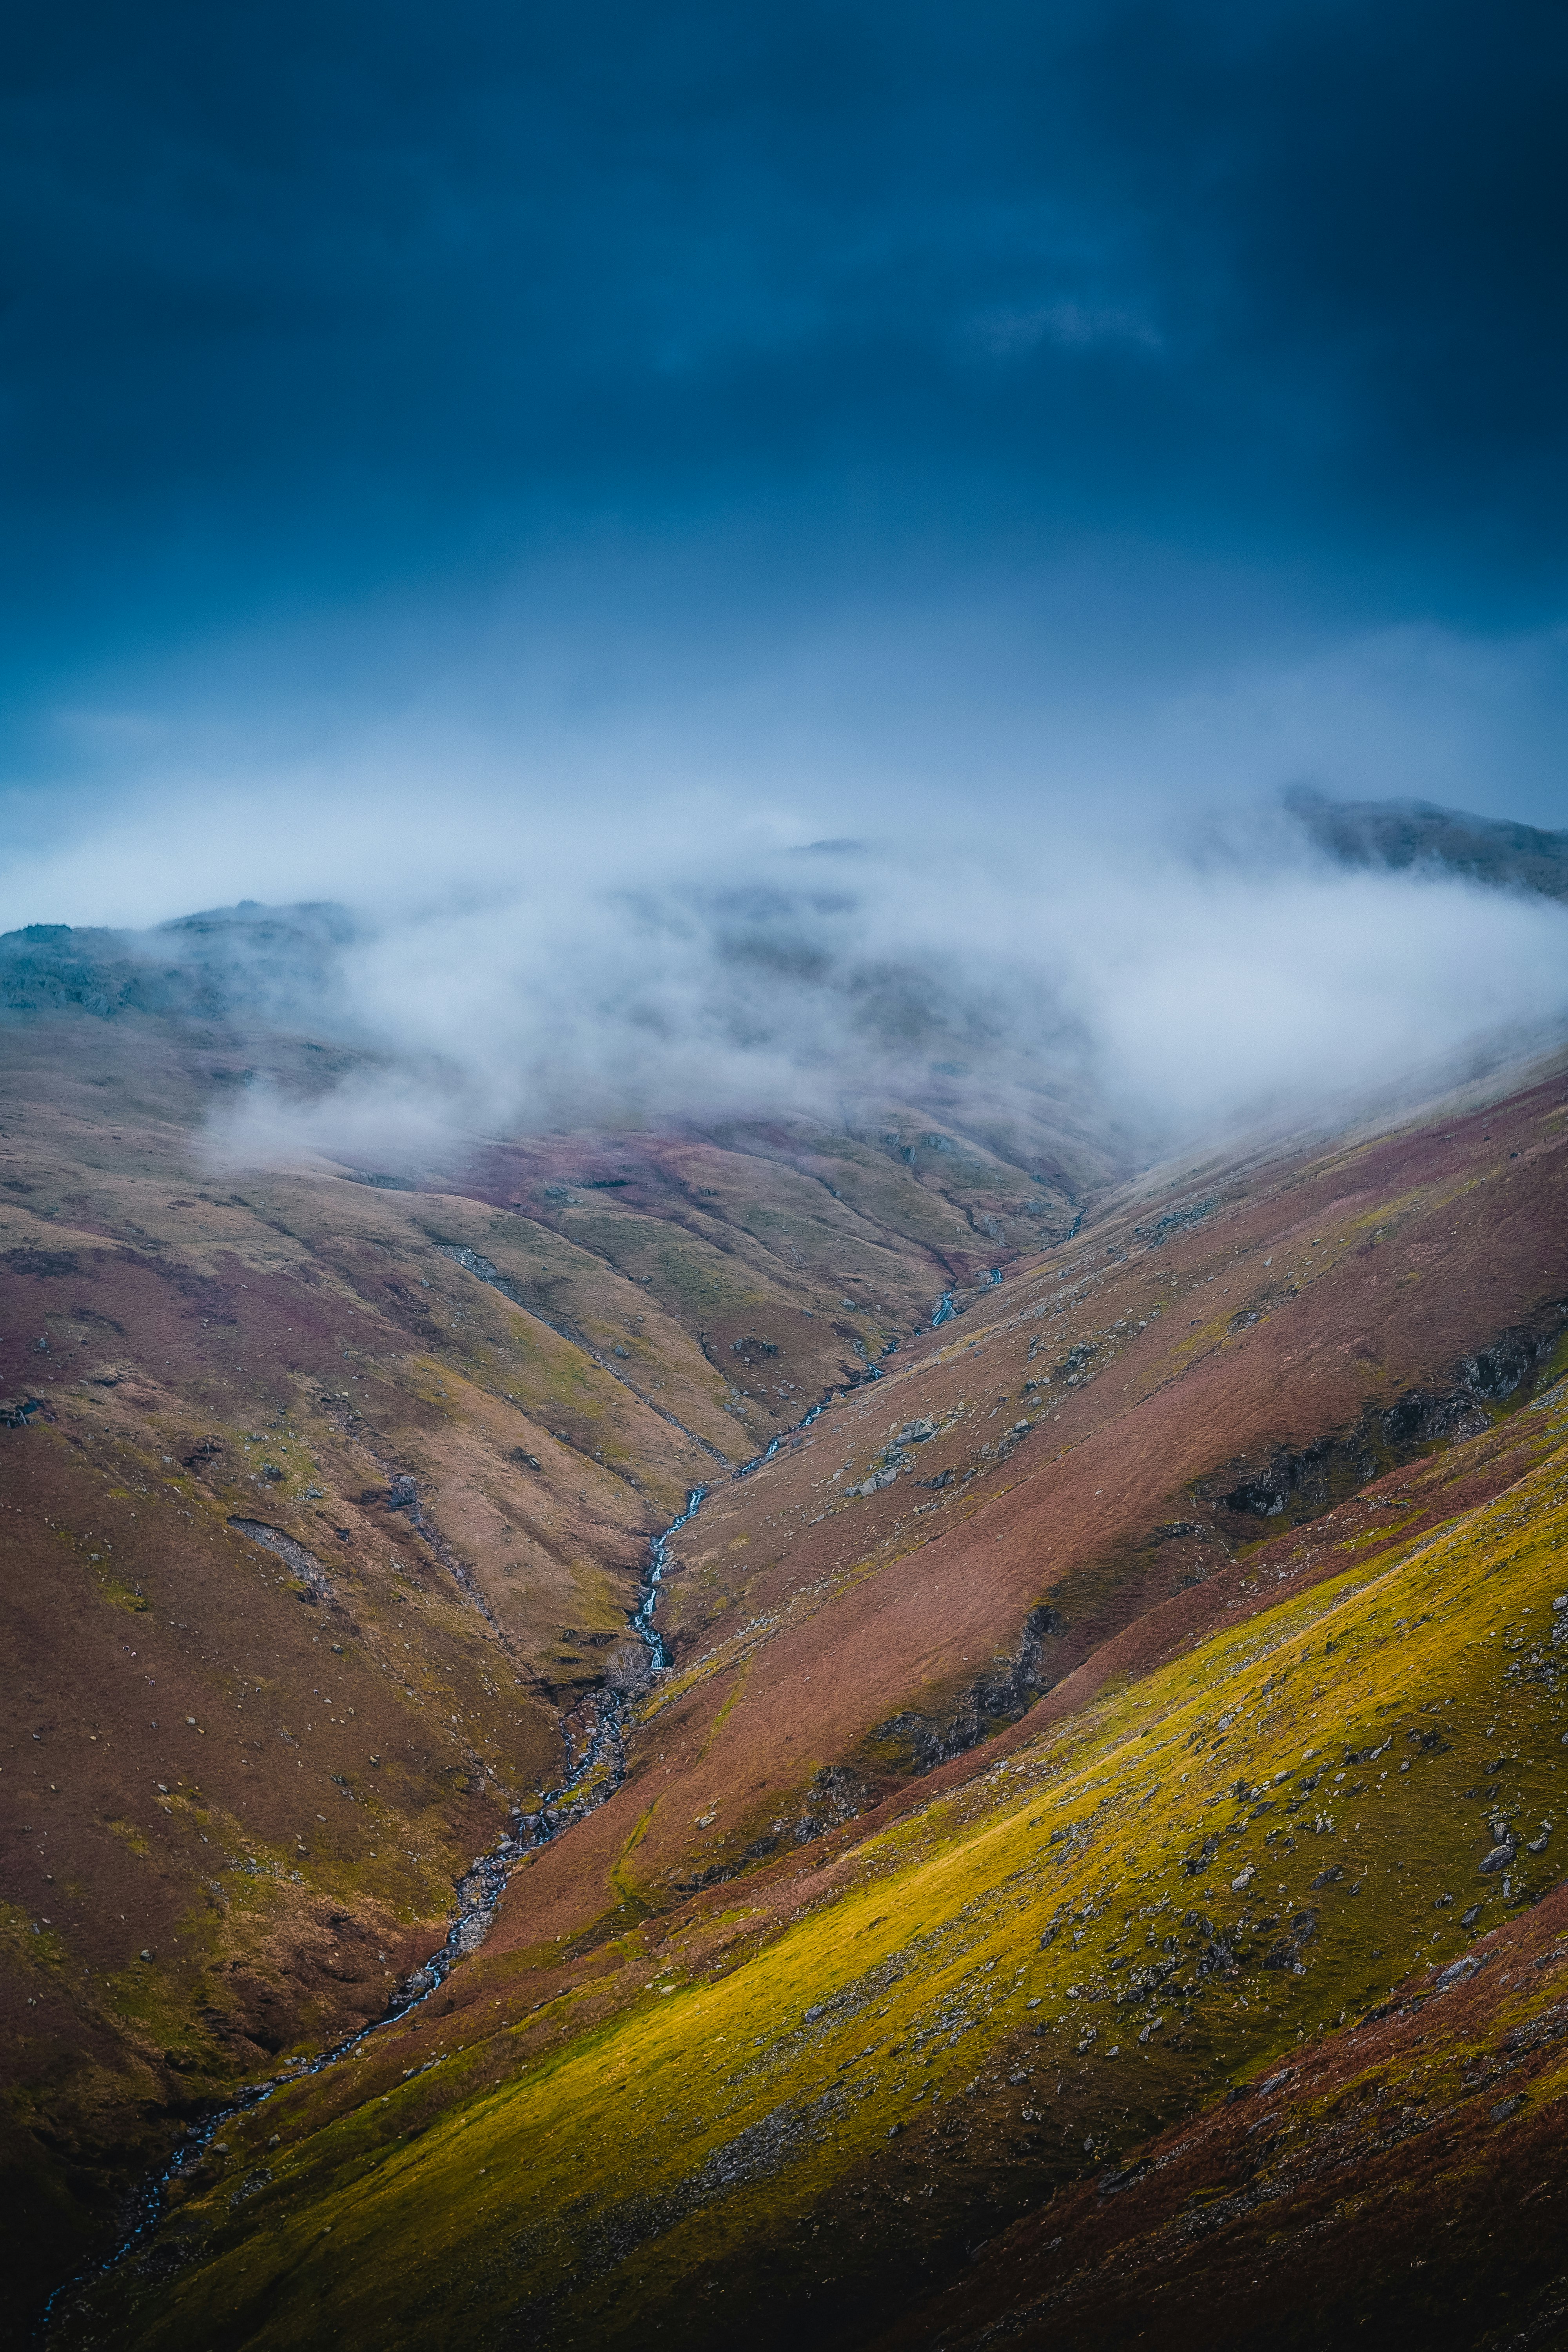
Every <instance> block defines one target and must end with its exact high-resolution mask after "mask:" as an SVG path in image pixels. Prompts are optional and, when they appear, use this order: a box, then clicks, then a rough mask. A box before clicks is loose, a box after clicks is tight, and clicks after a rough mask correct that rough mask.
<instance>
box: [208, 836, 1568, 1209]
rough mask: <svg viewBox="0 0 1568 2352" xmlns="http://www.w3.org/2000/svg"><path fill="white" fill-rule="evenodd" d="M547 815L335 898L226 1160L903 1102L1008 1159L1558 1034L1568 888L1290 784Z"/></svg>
mask: <svg viewBox="0 0 1568 2352" xmlns="http://www.w3.org/2000/svg"><path fill="white" fill-rule="evenodd" d="M683 847H684V851H685V854H684V856H681V857H680V858H679V860H671V859H668V858H664V859H661V857H660V856H659V852H658V843H657V842H656V841H655V840H654V839H653V838H652V837H647V838H637V837H627V835H626V834H625V833H623V836H622V838H621V839H620V840H619V842H610V843H606V842H605V840H603V839H602V838H600V839H597V840H592V841H590V840H581V841H574V840H573V839H572V837H571V835H570V829H569V828H567V829H565V830H558V831H557V833H556V834H555V835H553V837H552V839H551V840H550V841H549V842H548V843H547V844H543V845H542V847H541V852H540V855H539V856H538V858H537V859H536V860H535V861H533V862H532V864H531V866H526V867H525V868H524V870H521V871H520V872H517V873H514V874H500V875H497V876H495V877H491V878H490V879H489V882H488V883H487V885H486V886H485V887H478V886H472V885H471V886H469V887H466V888H465V889H463V890H462V891H461V892H457V891H452V890H447V891H445V892H442V893H440V894H437V895H435V896H433V897H432V898H429V899H428V900H426V902H424V903H422V904H419V903H411V904H408V905H406V906H405V907H404V908H401V909H400V910H399V911H398V912H396V913H395V915H394V914H391V913H389V912H388V911H387V910H386V909H385V908H380V909H374V908H358V909H353V910H352V911H353V931H352V936H350V937H349V938H348V939H347V940H345V941H344V942H343V943H342V948H341V950H340V952H339V955H338V957H337V960H336V962H335V965H334V967H333V969H332V971H331V978H330V981H323V982H322V983H321V988H320V991H319V992H318V994H317V997H316V1001H315V1004H314V1013H315V1026H316V1027H317V1028H318V1029H321V1031H323V1032H324V1033H330V1034H332V1035H334V1036H336V1037H339V1038H342V1039H346V1040H348V1041H349V1042H351V1043H352V1044H353V1045H356V1046H357V1047H358V1048H359V1053H358V1055H357V1056H356V1058H355V1060H354V1062H353V1066H352V1067H351V1069H350V1070H349V1071H348V1072H347V1074H346V1075H344V1076H342V1078H341V1080H339V1081H338V1082H337V1083H336V1084H334V1085H331V1087H327V1088H326V1089H325V1090H323V1091H321V1092H319V1093H317V1094H316V1095H314V1096H313V1097H310V1098H309V1099H307V1098H305V1097H301V1096H300V1095H299V1094H297V1093H295V1094H290V1093H289V1092H288V1091H286V1090H285V1089H283V1088H282V1087H276V1086H258V1087H253V1088H252V1089H250V1090H249V1092H248V1093H247V1096H246V1097H245V1099H244V1101H243V1102H242V1103H240V1104H238V1105H236V1106H233V1107H231V1108H227V1109H226V1110H225V1111H224V1113H223V1114H222V1115H221V1116H220V1117H219V1118H217V1119H216V1122H215V1125H214V1128H213V1130H212V1135H211V1144H212V1149H213V1150H215V1152H216V1153H218V1154H219V1155H220V1156H221V1157H222V1158H224V1159H225V1160H227V1161H229V1162H231V1163H235V1162H243V1163H249V1164H256V1163H258V1162H265V1161H273V1162H278V1161H283V1160H297V1159H298V1158H299V1157H300V1156H301V1155H302V1154H307V1153H322V1154H326V1155H327V1156H329V1157H331V1158H332V1159H334V1160H349V1161H353V1162H359V1163H364V1162H366V1161H372V1162H374V1163H375V1164H378V1165H383V1166H385V1165H393V1166H408V1167H410V1168H413V1167H419V1168H426V1167H431V1166H437V1165H438V1164H439V1162H440V1160H441V1159H442V1158H443V1157H444V1156H448V1155H450V1154H451V1153H452V1152H453V1151H454V1150H459V1149H461V1148H463V1147H464V1146H465V1145H466V1144H467V1143H468V1142H469V1141H471V1139H473V1138H475V1137H478V1136H486V1137H492V1138H493V1137H500V1136H502V1135H505V1134H508V1133H517V1132H539V1131H542V1130H547V1129H583V1128H585V1127H611V1128H616V1127H622V1126H628V1125H630V1126H636V1125H644V1124H650V1125H666V1124H682V1123H689V1122H697V1123H707V1122H713V1121H721V1120H724V1119H733V1118H768V1117H774V1118H780V1117H789V1116H801V1117H806V1118H817V1119H827V1120H833V1121H840V1120H842V1121H847V1123H849V1124H851V1125H855V1126H859V1125H863V1124H865V1123H866V1122H867V1121H868V1120H874V1119H875V1118H876V1117H877V1116H878V1114H879V1109H880V1108H887V1107H889V1106H899V1105H901V1106H905V1107H910V1108H917V1109H921V1110H923V1111H925V1112H926V1113H928V1114H929V1116H930V1117H931V1118H932V1119H933V1121H936V1122H937V1123H940V1124H945V1125H949V1126H952V1127H956V1128H959V1129H967V1130H969V1131H971V1132H975V1133H978V1134H981V1135H983V1136H984V1137H985V1138H986V1139H988V1140H989V1141H991V1142H992V1143H993V1145H994V1147H996V1148H999V1149H1002V1150H1005V1151H1006V1152H1007V1153H1008V1156H1010V1157H1016V1158H1017V1159H1018V1160H1020V1161H1021V1163H1023V1164H1026V1165H1027V1164H1032V1163H1033V1162H1034V1161H1035V1160H1045V1159H1047V1158H1054V1159H1055V1160H1056V1161H1057V1163H1058V1165H1061V1164H1066V1163H1067V1162H1069V1161H1070V1160H1072V1159H1073V1158H1074V1156H1075V1155H1077V1156H1078V1157H1079V1160H1080V1163H1082V1164H1088V1163H1089V1161H1092V1160H1097V1161H1098V1162H1099V1163H1100V1164H1102V1165H1112V1164H1115V1165H1121V1166H1128V1165H1131V1164H1133V1163H1135V1162H1136V1161H1138V1160H1144V1159H1147V1158H1151V1157H1153V1156H1156V1155H1157V1154H1158V1153H1159V1152H1161V1151H1162V1150H1168V1149H1172V1148H1176V1147H1179V1146H1182V1145H1184V1144H1187V1143H1190V1142H1193V1141H1194V1140H1198V1139H1218V1138H1219V1137H1221V1136H1229V1135H1235V1134H1237V1133H1238V1132H1242V1131H1247V1130H1257V1129H1279V1128H1283V1127H1289V1128H1295V1127H1298V1126H1300V1125H1304V1124H1310V1123H1313V1122H1317V1121H1321V1120H1323V1119H1328V1118H1335V1117H1338V1116H1352V1115H1354V1114H1355V1113H1357V1112H1360V1111H1364V1110H1368V1109H1380V1110H1381V1109H1388V1110H1394V1109H1397V1108H1398V1107H1399V1106H1400V1105H1401V1104H1403V1103H1405V1102H1409V1101H1413V1100H1415V1099H1417V1098H1418V1097H1421V1096H1422V1095H1424V1094H1426V1093H1427V1092H1429V1091H1430V1090H1431V1089H1432V1088H1433V1087H1435V1086H1439V1085H1441V1084H1444V1083H1446V1082H1449V1081H1453V1080H1457V1079H1458V1078H1461V1077H1464V1076H1470V1075H1474V1074H1475V1073H1477V1072H1479V1070H1481V1069H1483V1068H1485V1067H1488V1066H1495V1065H1496V1064H1498V1063H1499V1062H1500V1061H1502V1060H1505V1059H1506V1058H1508V1057H1509V1056H1510V1055H1518V1054H1522V1053H1524V1052H1527V1051H1529V1050H1531V1049H1532V1048H1539V1047H1542V1046H1544V1045H1549V1044H1551V1043H1552V1042H1554V1041H1555V1040H1556V1039H1558V1038H1559V1037H1560V1036H1561V1034H1562V1033H1563V1027H1564V1024H1565V1022H1568V910H1565V909H1564V908H1563V907H1562V906H1560V905H1556V904H1553V903H1552V902H1550V901H1548V900H1545V899H1542V898H1538V897H1532V896H1530V895H1527V894H1525V893H1523V892H1519V891H1513V890H1510V889H1506V888H1497V887H1481V886H1479V885H1478V884H1477V883H1475V882H1474V881H1472V880H1468V879H1465V878H1462V877H1455V876H1453V875H1450V874H1447V873H1445V872H1443V871H1442V870H1441V869H1439V868H1436V867H1431V866H1427V867H1417V868H1415V869H1411V870H1406V871H1404V872H1396V873H1394V872H1384V871H1377V870H1374V869H1368V868H1362V869H1359V870H1352V869H1347V868H1346V867H1345V866H1343V865H1342V864H1341V863H1338V862H1336V861H1335V860H1334V859H1333V858H1332V857H1331V856H1328V855H1326V854H1324V853H1323V852H1322V851H1321V850H1320V849H1317V848H1315V847H1314V846H1313V845H1312V844H1311V843H1310V841H1309V840H1308V839H1307V838H1306V837H1305V835H1303V834H1302V832H1301V831H1300V828H1299V827H1297V826H1294V825H1293V824H1291V823H1290V822H1289V820H1288V819H1286V818H1285V817H1283V816H1281V815H1278V814H1276V815H1270V816H1268V817H1260V818H1254V819H1252V820H1249V821H1247V822H1245V823H1237V821H1234V820H1233V821H1232V822H1231V823H1230V824H1229V825H1228V827H1227V829H1226V833H1225V835H1224V836H1223V837H1221V838H1213V837H1211V838H1209V839H1208V840H1206V841H1205V843H1204V844H1203V845H1202V847H1201V849H1200V848H1198V847H1194V846H1192V845H1188V846H1187V847H1185V848H1183V849H1177V848H1175V847H1173V845H1171V844H1170V843H1169V842H1168V841H1165V842H1155V841H1152V840H1150V841H1138V840H1128V839H1116V838H1113V837H1108V836H1100V837H1098V838H1096V837H1094V836H1093V835H1089V834H1080V835H1079V837H1078V838H1077V839H1076V840H1074V841H1072V842H1069V843H1067V844H1065V845H1063V844H1056V845H1053V844H1051V843H1049V842H1047V841H1044V840H1031V839H1030V838H1029V837H1028V833H1027V828H1026V826H1022V825H1019V824H1016V823H1015V824H1013V825H1011V826H1010V827H1009V828H1008V829H1007V830H1005V832H997V833H996V834H995V835H994V836H993V837H992V838H990V839H989V840H984V839H981V840H977V839H976V836H975V834H974V832H973V829H966V831H965V832H964V834H963V836H962V837H955V838H954V839H952V840H950V841H946V842H942V841H940V840H938V839H936V838H935V837H934V836H933V835H932V834H931V831H930V829H929V828H927V829H923V830H922V835H921V838H920V839H918V840H913V841H910V840H904V841H900V840H896V839H887V838H883V839H876V840H868V841H865V842H834V843H823V844H816V845H810V846H806V847H803V848H800V849H795V850H781V849H758V848H756V847H755V846H750V847H748V846H746V845H728V846H723V845H719V846H716V847H715V849H714V851H713V854H712V856H710V857H709V858H708V859H707V860H705V861H701V862H700V863H699V862H694V861H693V860H692V858H691V856H690V845H689V844H687V845H683Z"/></svg>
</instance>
